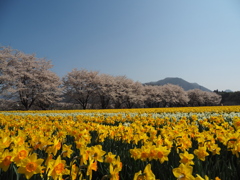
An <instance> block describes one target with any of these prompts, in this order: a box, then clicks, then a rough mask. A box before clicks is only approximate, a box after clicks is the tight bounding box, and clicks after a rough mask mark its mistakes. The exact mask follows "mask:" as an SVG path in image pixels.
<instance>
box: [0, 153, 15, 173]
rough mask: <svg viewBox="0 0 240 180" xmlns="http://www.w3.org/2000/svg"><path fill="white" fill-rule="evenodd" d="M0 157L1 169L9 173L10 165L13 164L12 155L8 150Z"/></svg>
mask: <svg viewBox="0 0 240 180" xmlns="http://www.w3.org/2000/svg"><path fill="white" fill-rule="evenodd" d="M1 153H2V154H1V155H0V168H2V170H3V171H7V170H8V168H9V166H10V164H11V163H12V160H11V159H12V153H11V152H9V151H8V149H6V150H5V151H3V152H1Z"/></svg>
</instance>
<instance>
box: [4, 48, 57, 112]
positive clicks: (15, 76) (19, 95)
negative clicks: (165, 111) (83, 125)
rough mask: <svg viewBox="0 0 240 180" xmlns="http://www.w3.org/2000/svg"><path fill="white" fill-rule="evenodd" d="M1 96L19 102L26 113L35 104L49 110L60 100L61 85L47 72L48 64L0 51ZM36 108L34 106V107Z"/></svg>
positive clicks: (6, 50) (22, 54) (8, 51)
mask: <svg viewBox="0 0 240 180" xmlns="http://www.w3.org/2000/svg"><path fill="white" fill-rule="evenodd" d="M0 62H1V65H0V82H1V94H2V96H4V97H5V98H6V97H8V98H11V99H12V100H14V101H17V102H20V104H22V105H23V106H24V108H25V109H26V110H28V109H30V108H31V107H32V106H33V105H34V104H35V103H36V102H38V105H40V106H42V107H43V106H44V107H49V105H50V104H53V103H55V102H56V101H59V100H60V95H61V88H60V85H61V81H60V79H59V77H58V76H57V75H56V74H55V73H53V72H52V71H50V69H51V68H52V67H53V66H52V64H51V62H50V61H47V60H46V59H44V58H37V57H36V56H35V55H34V54H25V53H23V52H21V51H18V50H13V49H11V48H10V47H2V48H1V49H0ZM35 105H36V104H35Z"/></svg>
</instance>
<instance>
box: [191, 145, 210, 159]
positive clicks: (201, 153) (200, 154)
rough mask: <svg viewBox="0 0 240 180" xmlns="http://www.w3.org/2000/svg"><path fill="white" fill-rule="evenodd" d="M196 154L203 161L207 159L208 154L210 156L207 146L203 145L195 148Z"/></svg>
mask: <svg viewBox="0 0 240 180" xmlns="http://www.w3.org/2000/svg"><path fill="white" fill-rule="evenodd" d="M193 152H194V154H195V155H197V157H198V159H200V160H201V161H205V158H206V156H208V155H209V154H208V152H207V149H206V146H203V147H201V146H200V147H198V149H195V150H194V151H193Z"/></svg>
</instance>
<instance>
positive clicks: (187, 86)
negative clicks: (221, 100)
mask: <svg viewBox="0 0 240 180" xmlns="http://www.w3.org/2000/svg"><path fill="white" fill-rule="evenodd" d="M144 84H146V85H158V86H162V85H165V84H174V85H178V86H180V87H182V88H183V89H184V90H185V91H188V90H191V89H200V90H202V91H208V92H212V91H211V90H210V89H208V88H206V87H204V86H202V85H199V84H198V83H190V82H188V81H186V80H184V79H182V78H179V77H166V78H165V79H162V80H158V81H154V82H147V83H144Z"/></svg>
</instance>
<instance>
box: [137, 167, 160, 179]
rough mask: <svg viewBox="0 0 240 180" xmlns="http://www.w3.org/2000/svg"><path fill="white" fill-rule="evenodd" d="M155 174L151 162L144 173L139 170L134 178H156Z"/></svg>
mask: <svg viewBox="0 0 240 180" xmlns="http://www.w3.org/2000/svg"><path fill="white" fill-rule="evenodd" d="M155 179H156V178H155V175H154V174H153V172H152V170H151V164H148V165H147V166H146V167H145V169H144V171H143V173H142V171H141V170H140V171H138V172H137V173H135V174H134V178H133V180H155Z"/></svg>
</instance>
